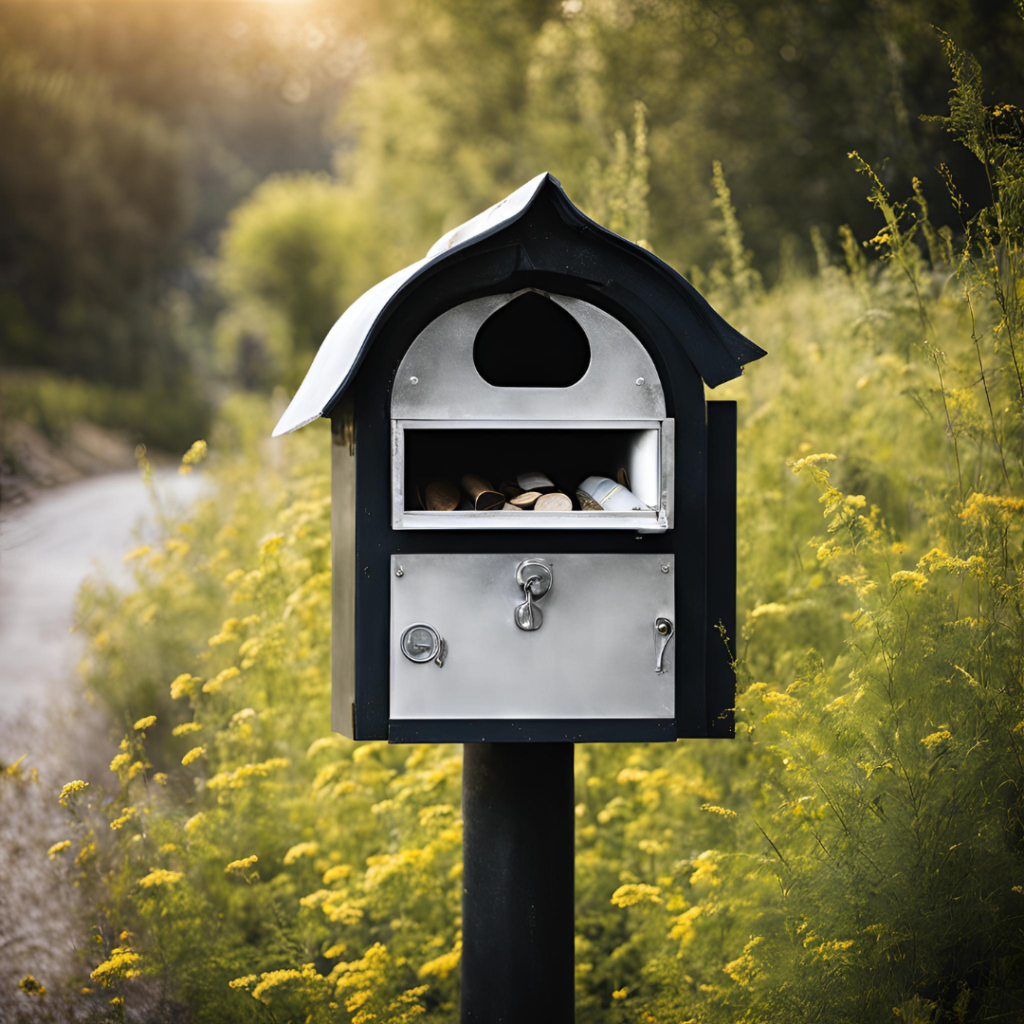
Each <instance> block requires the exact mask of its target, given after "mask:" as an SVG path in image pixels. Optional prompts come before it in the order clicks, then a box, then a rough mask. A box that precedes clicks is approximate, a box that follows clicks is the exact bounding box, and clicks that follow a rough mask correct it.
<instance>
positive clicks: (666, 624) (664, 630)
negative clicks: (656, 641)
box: [654, 619, 672, 636]
mask: <svg viewBox="0 0 1024 1024" xmlns="http://www.w3.org/2000/svg"><path fill="white" fill-rule="evenodd" d="M654 628H655V629H656V630H657V631H658V633H659V634H660V635H661V636H668V635H669V633H671V632H672V623H671V622H670V621H669V620H668V619H658V621H657V622H655V624H654Z"/></svg>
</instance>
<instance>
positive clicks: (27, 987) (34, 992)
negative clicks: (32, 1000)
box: [18, 974, 46, 996]
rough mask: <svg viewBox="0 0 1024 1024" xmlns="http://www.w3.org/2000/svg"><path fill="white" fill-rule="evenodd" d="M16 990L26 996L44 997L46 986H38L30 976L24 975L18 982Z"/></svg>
mask: <svg viewBox="0 0 1024 1024" xmlns="http://www.w3.org/2000/svg"><path fill="white" fill-rule="evenodd" d="M18 988H20V989H21V991H22V992H24V993H25V995H27V996H45V995H46V986H45V985H40V984H39V982H38V981H36V979H35V978H33V977H32V975H31V974H26V975H25V977H24V978H22V979H21V981H19V982H18Z"/></svg>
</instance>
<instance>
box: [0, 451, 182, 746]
mask: <svg viewBox="0 0 1024 1024" xmlns="http://www.w3.org/2000/svg"><path fill="white" fill-rule="evenodd" d="M154 482H155V486H156V488H157V491H158V494H159V495H160V497H161V500H162V501H163V502H164V503H165V504H166V505H168V506H174V505H182V504H187V503H188V502H189V501H190V500H191V499H193V498H195V497H196V496H197V495H198V494H199V491H200V488H201V486H202V478H201V476H200V475H199V474H191V475H189V476H181V475H179V474H178V473H177V472H175V471H173V470H157V471H155V473H154ZM155 529H156V526H155V524H154V515H153V507H152V502H151V500H150V496H149V493H148V491H147V490H146V488H145V487H144V486H143V484H142V482H141V480H140V478H139V473H138V471H135V470H132V471H130V472H124V473H111V474H109V475H107V476H99V477H93V478H91V479H88V480H82V481H80V482H78V483H73V484H68V485H66V486H64V487H58V488H56V489H54V490H52V491H46V492H43V493H42V494H41V495H39V496H38V497H37V498H36V499H35V500H34V501H32V502H30V503H28V504H26V505H23V506H20V507H19V508H17V509H15V510H13V511H12V512H11V513H10V514H9V515H4V517H3V518H2V519H0V725H2V723H3V722H5V721H6V722H10V721H11V720H12V719H14V718H16V717H21V716H22V714H23V713H24V712H30V713H31V712H37V711H42V710H45V709H46V708H48V707H52V706H53V705H54V703H57V702H59V701H60V700H62V699H63V698H65V697H66V696H67V695H68V693H69V689H71V688H74V687H75V686H76V675H75V665H76V662H77V661H78V657H79V655H80V653H81V650H82V641H81V638H80V637H78V636H76V635H74V634H73V633H71V626H72V624H73V616H74V606H75V595H76V594H77V592H78V588H79V586H80V584H81V582H82V580H83V579H84V578H85V576H86V575H88V574H89V573H90V572H93V571H96V570H98V571H99V572H101V573H103V574H104V575H106V576H107V577H108V578H110V579H112V580H113V581H114V582H116V583H123V584H127V583H129V582H130V576H129V574H128V573H127V572H126V570H125V567H124V563H123V558H124V555H125V553H126V552H127V551H130V550H131V548H132V547H134V546H135V545H136V544H139V543H144V542H147V541H149V540H151V539H152V536H153V534H154V531H155ZM4 731H5V730H3V729H2V728H0V733H2V732H4ZM2 752H3V751H2V748H0V754H2Z"/></svg>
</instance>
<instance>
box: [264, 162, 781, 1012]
mask: <svg viewBox="0 0 1024 1024" xmlns="http://www.w3.org/2000/svg"><path fill="white" fill-rule="evenodd" d="M763 355H764V352H763V350H762V349H760V348H758V347H757V346H756V345H754V344H753V343H752V342H750V341H749V340H748V339H746V338H745V337H743V335H741V334H740V333H739V332H738V331H736V330H735V329H734V328H732V327H731V326H730V325H729V324H728V323H727V322H726V321H725V320H724V319H723V318H722V317H720V316H719V315H718V314H717V313H716V312H715V311H714V310H713V309H712V308H711V306H710V305H709V304H708V303H707V302H706V301H705V300H704V299H703V298H702V297H701V296H700V295H699V293H698V292H697V291H696V290H695V289H694V288H693V287H692V286H691V285H690V284H689V283H688V282H687V281H686V280H685V279H684V278H682V277H681V276H680V275H679V274H677V273H676V272H675V271H674V270H672V269H671V268H670V267H669V266H667V265H666V264H665V263H663V262H662V261H661V260H659V259H658V258H657V257H656V256H654V255H653V254H652V253H650V252H648V251H647V250H645V249H643V248H641V247H639V246H636V245H633V244H632V243H630V242H628V241H626V240H625V239H623V238H620V237H619V236H617V235H615V234H613V233H612V232H610V231H608V230H606V229H605V228H603V227H601V226H600V225H598V224H596V223H595V222H593V221H591V220H589V219H588V218H587V217H585V216H584V215H583V214H582V213H581V212H580V211H579V210H578V209H577V208H576V207H575V206H573V204H572V203H571V202H570V201H569V199H568V197H567V196H566V195H565V193H564V191H563V190H562V189H561V186H560V185H559V184H558V182H557V181H555V179H554V178H552V177H551V176H550V175H547V174H542V175H539V176H538V177H536V178H534V179H533V180H532V181H530V182H528V183H527V184H526V185H524V186H523V187H522V188H520V189H518V190H517V191H516V192H514V193H512V195H510V196H509V197H508V198H506V199H505V200H503V201H502V202H501V203H498V204H497V205H496V206H494V207H491V208H490V209H489V210H487V211H485V212H484V213H482V214H480V215H479V216H478V217H475V218H473V219H472V220H470V221H468V222H467V223H466V224H464V225H462V226H461V227H459V228H456V229H455V230H454V231H452V232H449V233H448V234H447V235H445V236H444V237H443V238H441V239H440V240H439V241H438V242H437V243H436V244H435V245H434V247H433V248H432V249H431V250H430V252H429V253H428V254H427V256H426V257H425V258H424V259H423V260H420V261H419V262H418V263H415V264H413V265H412V266H410V267H407V268H405V269H404V270H401V271H399V272H398V273H397V274H394V275H393V276H392V277H389V278H387V279H386V280H385V281H382V282H381V283H380V284H378V285H376V286H375V287H374V288H372V289H370V291H368V292H367V293H365V294H364V295H363V296H362V297H361V298H359V299H357V300H356V302H355V303H353V305H352V306H350V307H349V309H348V310H346V311H345V313H344V314H343V315H342V316H341V318H340V319H339V320H338V322H337V323H336V324H335V326H334V327H333V328H332V330H331V332H330V333H329V334H328V336H327V338H326V339H325V341H324V343H323V345H322V346H321V348H320V350H319V352H318V353H317V356H316V358H315V359H314V361H313V364H312V366H311V367H310V370H309V372H308V374H307V376H306V378H305V380H304V381H303V383H302V385H301V387H300V388H299V390H298V392H297V393H296V395H295V398H294V399H293V401H292V403H291V404H290V405H289V407H288V409H287V410H286V411H285V414H284V416H283V417H282V419H281V421H280V423H279V424H278V426H277V428H276V430H275V432H274V433H275V436H277V435H280V434H284V433H287V432H289V431H291V430H295V429H298V428H299V427H302V426H304V425H306V424H307V423H310V422H312V421H313V420H314V419H316V418H318V417H321V416H327V417H330V419H331V423H332V562H333V570H334V571H333V613H332V614H333V622H332V692H333V700H332V724H333V728H334V729H335V730H336V731H338V732H341V733H343V734H345V735H346V736H349V737H351V738H353V739H356V740H388V741H389V742H392V743H420V742H455V743H464V744H466V748H465V761H464V781H463V798H464V807H463V817H464V825H465V840H464V862H465V877H464V900H463V902H464V915H463V917H464V922H463V928H464V953H463V1008H462V1013H463V1020H464V1021H476V1020H488V1021H499V1020H518V1019H522V1018H523V1017H524V1016H525V1014H526V1013H528V1012H531V1010H536V1008H537V1007H538V1006H541V1005H543V1006H545V1007H547V1008H548V1015H547V1018H546V1019H551V1020H557V1019H564V1020H571V1019H572V985H573V977H572V940H573V935H572V849H573V843H572V828H573V815H572V804H573V800H572V744H574V743H577V742H586V741H595V742H643V741H647V742H650V741H662V742H671V741H673V740H675V739H678V738H683V737H729V736H731V735H732V734H733V721H732V706H733V698H734V686H735V682H734V678H733V672H732V666H731V660H732V658H731V654H730V651H729V648H728V643H727V641H728V640H730V639H731V638H732V637H733V635H734V632H735V586H736V584H735V575H736V564H735V563H736V537H735V503H736V490H735V487H736V413H735V405H734V403H731V402H706V401H705V391H704V387H705V385H708V386H710V387H714V386H716V385H718V384H721V383H723V382H724V381H727V380H730V379H732V378H734V377H736V376H738V375H739V374H740V373H741V372H742V367H743V365H744V364H746V363H748V362H750V361H752V360H754V359H758V358H760V357H761V356H763Z"/></svg>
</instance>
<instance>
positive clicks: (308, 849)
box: [284, 842, 320, 864]
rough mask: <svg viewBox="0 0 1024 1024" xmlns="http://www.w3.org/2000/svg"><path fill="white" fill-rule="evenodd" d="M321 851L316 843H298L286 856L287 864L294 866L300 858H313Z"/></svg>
mask: <svg viewBox="0 0 1024 1024" xmlns="http://www.w3.org/2000/svg"><path fill="white" fill-rule="evenodd" d="M319 850H320V844H319V843H315V842H307V843H296V844H295V845H294V846H293V847H292V848H291V849H290V850H289V851H288V852H287V853H286V854H285V855H284V862H285V864H294V863H295V862H296V861H297V860H298V859H299V858H300V857H312V856H313V855H314V854H316V853H318V852H319Z"/></svg>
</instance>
